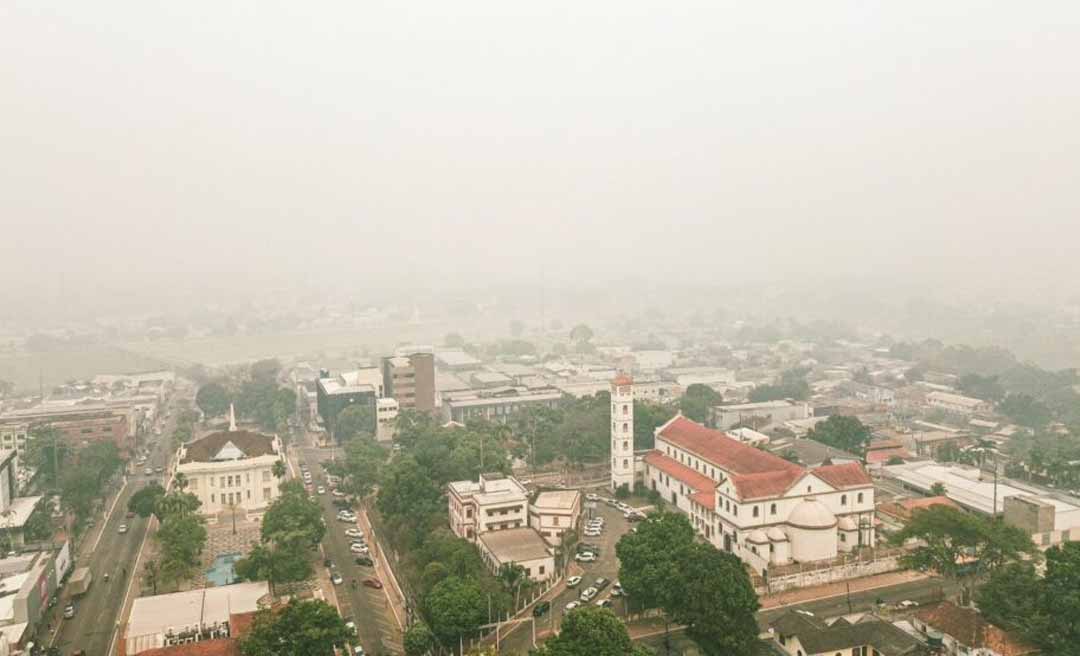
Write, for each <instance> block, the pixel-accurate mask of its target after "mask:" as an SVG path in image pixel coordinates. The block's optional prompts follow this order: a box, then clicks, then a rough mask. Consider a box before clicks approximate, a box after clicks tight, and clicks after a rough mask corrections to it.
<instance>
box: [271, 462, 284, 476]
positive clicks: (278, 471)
mask: <svg viewBox="0 0 1080 656" xmlns="http://www.w3.org/2000/svg"><path fill="white" fill-rule="evenodd" d="M270 471H271V472H273V474H274V478H277V479H282V478H285V463H284V462H283V461H281V460H277V461H275V462H274V466H273V467H271V469H270Z"/></svg>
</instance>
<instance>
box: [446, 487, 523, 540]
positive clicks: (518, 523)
mask: <svg viewBox="0 0 1080 656" xmlns="http://www.w3.org/2000/svg"><path fill="white" fill-rule="evenodd" d="M448 489H449V494H448V495H447V498H448V501H447V503H448V505H449V510H450V530H452V531H453V532H454V535H457V536H458V537H461V538H465V539H466V540H470V541H472V542H476V539H477V537H479V536H480V535H482V534H484V533H487V532H489V531H502V530H506V529H512V528H522V527H527V526H528V525H529V514H528V513H529V511H528V506H529V493H528V492H527V491H526V490H525V488H524V487H523V486H522V485H521V483H518V481H517V479H516V478H514V477H513V476H503V475H502V474H481V475H480V480H479V481H477V482H475V483H474V482H473V481H454V482H453V483H450V485H449V486H448Z"/></svg>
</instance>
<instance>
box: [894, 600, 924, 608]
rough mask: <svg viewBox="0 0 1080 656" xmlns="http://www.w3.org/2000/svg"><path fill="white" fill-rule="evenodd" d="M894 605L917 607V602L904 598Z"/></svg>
mask: <svg viewBox="0 0 1080 656" xmlns="http://www.w3.org/2000/svg"><path fill="white" fill-rule="evenodd" d="M896 605H897V606H899V607H900V608H915V607H917V606H918V605H919V602H917V601H912V600H910V599H905V600H903V601H901V602H900V603H898V604H896Z"/></svg>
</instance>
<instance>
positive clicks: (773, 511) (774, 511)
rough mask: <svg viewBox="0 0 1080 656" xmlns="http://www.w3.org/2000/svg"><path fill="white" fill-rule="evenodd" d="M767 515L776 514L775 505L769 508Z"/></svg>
mask: <svg viewBox="0 0 1080 656" xmlns="http://www.w3.org/2000/svg"><path fill="white" fill-rule="evenodd" d="M769 514H770V515H775V514H776V504H775V503H774V504H772V505H770V506H769Z"/></svg>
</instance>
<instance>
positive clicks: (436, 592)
mask: <svg viewBox="0 0 1080 656" xmlns="http://www.w3.org/2000/svg"><path fill="white" fill-rule="evenodd" d="M424 610H425V611H426V615H427V619H428V624H429V626H430V627H431V631H432V633H433V634H434V635H435V638H436V639H437V640H438V641H439V643H440V644H442V645H443V646H444V647H449V646H452V645H456V644H458V642H459V641H460V639H461V638H470V637H472V636H474V635H476V632H477V630H478V629H479V628H480V625H481V624H483V623H484V622H486V621H487V596H486V595H484V593H483V592H482V591H481V590H480V586H479V584H477V582H476V580H475V579H463V578H460V577H457V576H450V577H448V578H446V579H444V580H442V581H440V582H439V583H438V585H436V586H435V587H434V588H432V590H431V592H430V593H429V594H428V595H427V598H426V599H425V600H424Z"/></svg>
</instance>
